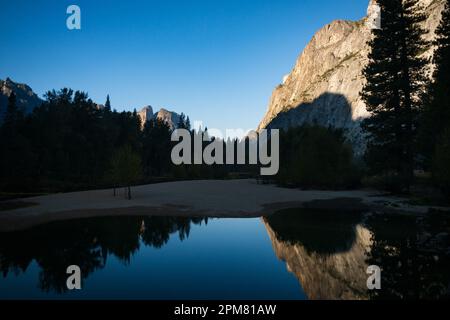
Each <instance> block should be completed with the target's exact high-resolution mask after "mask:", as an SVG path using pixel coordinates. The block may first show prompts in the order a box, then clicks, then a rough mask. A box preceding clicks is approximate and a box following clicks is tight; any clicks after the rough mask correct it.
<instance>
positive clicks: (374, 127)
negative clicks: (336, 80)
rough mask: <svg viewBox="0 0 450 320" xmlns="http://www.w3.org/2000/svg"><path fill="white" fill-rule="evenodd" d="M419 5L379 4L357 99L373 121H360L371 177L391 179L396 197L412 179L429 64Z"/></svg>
mask: <svg viewBox="0 0 450 320" xmlns="http://www.w3.org/2000/svg"><path fill="white" fill-rule="evenodd" d="M418 3H419V1H418V0H377V4H378V5H379V6H380V9H381V29H374V30H373V32H372V35H373V37H372V39H371V40H370V41H369V46H370V48H371V52H370V54H369V63H368V65H367V66H366V67H365V69H364V76H365V77H366V80H367V83H366V85H365V86H364V88H363V91H362V93H361V95H362V98H363V100H364V101H365V102H366V105H367V110H368V111H369V112H371V113H372V116H371V117H370V118H368V119H367V120H365V121H364V123H363V128H364V129H365V131H366V132H367V133H368V146H367V152H366V160H367V163H368V165H369V168H370V169H371V171H372V173H376V174H392V175H393V176H394V177H395V178H396V182H395V183H394V186H393V187H394V188H395V189H397V191H400V190H408V189H409V186H410V184H411V183H412V179H413V170H414V155H415V153H414V147H415V141H416V136H417V121H418V114H419V111H420V108H421V102H420V101H419V99H418V97H419V96H421V94H422V92H423V90H424V82H425V74H426V73H425V68H426V65H427V61H426V60H425V59H424V58H421V57H420V55H421V54H422V53H423V52H424V51H425V50H426V48H427V46H428V44H427V42H426V41H425V40H424V39H423V35H424V34H425V30H423V29H422V28H421V27H420V25H419V23H420V22H422V21H424V20H425V18H426V16H425V15H424V14H423V10H422V8H421V7H420V5H419V4H418Z"/></svg>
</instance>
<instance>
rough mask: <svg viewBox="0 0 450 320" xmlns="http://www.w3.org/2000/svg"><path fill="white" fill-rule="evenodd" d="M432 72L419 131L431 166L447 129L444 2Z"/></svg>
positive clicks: (448, 45)
mask: <svg viewBox="0 0 450 320" xmlns="http://www.w3.org/2000/svg"><path fill="white" fill-rule="evenodd" d="M434 45H435V47H436V50H435V52H434V58H433V62H434V64H435V71H434V74H433V80H432V82H431V84H430V88H429V93H428V95H427V101H426V104H425V112H424V116H423V123H422V130H421V133H422V135H421V138H422V139H421V140H422V141H421V142H422V143H421V145H422V147H423V151H424V155H425V159H426V164H427V165H430V162H431V158H432V157H433V155H434V152H435V148H436V144H437V143H438V141H439V140H440V139H442V136H443V134H444V132H445V130H446V129H447V128H448V129H450V4H449V1H448V0H447V1H446V5H445V8H444V11H443V12H442V20H441V23H440V25H439V26H438V28H437V30H436V40H435V42H434Z"/></svg>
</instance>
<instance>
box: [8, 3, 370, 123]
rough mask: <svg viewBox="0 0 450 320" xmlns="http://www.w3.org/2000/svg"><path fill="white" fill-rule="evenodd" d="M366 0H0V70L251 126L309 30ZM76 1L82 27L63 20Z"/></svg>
mask: <svg viewBox="0 0 450 320" xmlns="http://www.w3.org/2000/svg"><path fill="white" fill-rule="evenodd" d="M368 2H369V1H368V0H339V1H336V0H208V1H206V0H191V1H190V0H179V1H177V0H158V1H151V0H147V1H144V0H139V1H132V0H128V1H126V0H121V1H106V0H95V1H92V0H89V1H88V0H72V1H65V0H55V1H45V0H39V1H30V0H15V1H7V0H0V41H1V42H0V78H1V79H4V78H6V77H10V78H12V79H13V80H14V81H17V82H23V83H27V84H28V85H30V86H31V87H32V88H33V90H34V91H35V92H36V93H38V94H39V95H42V94H43V93H44V92H45V91H47V90H49V89H60V88H62V87H70V88H73V89H77V90H83V91H87V92H88V93H89V95H90V97H92V98H93V100H94V101H96V102H98V103H104V101H105V98H106V95H107V94H108V93H109V94H110V95H111V102H112V105H113V107H114V108H116V109H118V110H124V109H125V110H132V109H133V108H137V109H140V108H141V107H142V106H144V105H148V104H150V105H152V106H153V107H154V109H159V108H160V107H166V108H168V109H170V110H173V111H177V112H184V113H186V114H188V115H189V116H190V118H191V120H192V121H193V120H202V121H203V122H204V123H205V124H206V125H207V126H208V127H210V128H212V127H214V128H220V129H224V128H243V129H250V128H255V127H256V126H257V124H258V123H259V121H260V120H261V118H262V117H263V115H264V113H265V111H266V109H267V105H268V101H269V98H270V95H271V93H272V90H273V89H274V87H275V86H276V85H277V84H278V83H280V82H281V79H282V77H283V76H284V75H285V74H287V73H288V72H290V70H291V69H292V67H293V65H294V63H295V61H296V59H297V56H298V55H299V54H300V53H301V51H302V49H303V48H304V46H305V45H306V44H307V43H308V41H309V40H310V39H311V37H312V36H313V35H314V33H315V32H316V31H317V30H318V29H319V28H321V27H322V26H323V25H325V24H327V23H329V22H331V21H332V20H335V19H351V20H358V19H360V18H362V17H363V16H364V15H365V13H366V9H367V5H368ZM70 4H76V5H79V6H80V8H81V19H82V22H81V23H82V29H81V30H79V31H76V30H75V31H69V30H68V29H67V28H66V18H67V17H68V15H67V14H66V9H67V7H68V6H69V5H70Z"/></svg>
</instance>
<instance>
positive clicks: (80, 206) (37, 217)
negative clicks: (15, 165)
mask: <svg viewBox="0 0 450 320" xmlns="http://www.w3.org/2000/svg"><path fill="white" fill-rule="evenodd" d="M132 197H133V198H132V200H127V199H124V197H123V195H122V194H120V195H119V196H116V197H114V196H113V193H112V189H104V190H92V191H80V192H71V193H59V194H52V195H46V196H38V197H31V198H24V199H21V200H20V202H21V203H23V204H25V205H26V204H34V205H30V206H24V207H21V208H16V209H13V210H4V211H0V232H8V231H17V230H23V229H26V228H30V227H33V226H36V225H39V224H45V223H48V222H53V221H62V220H71V219H77V218H88V217H96V216H119V215H131V216H147V215H148V216H150V215H156V216H161V215H167V216H199V217H205V216H207V217H217V218H256V217H262V216H267V215H270V214H272V213H274V212H276V211H278V210H281V209H286V208H296V207H302V208H307V209H322V210H336V211H349V210H359V211H369V210H374V211H392V212H403V213H410V214H411V213H413V214H426V213H427V212H428V211H429V209H438V210H450V208H445V207H434V206H419V205H411V204H407V203H406V200H407V199H405V198H400V197H393V196H386V195H384V194H382V193H381V192H379V191H375V190H345V191H318V190H300V189H287V188H281V187H277V186H275V185H261V184H257V182H256V180H254V179H242V180H192V181H178V182H166V183H159V184H149V185H142V186H137V187H132ZM8 202H14V201H6V202H4V203H8ZM15 202H18V201H17V200H15Z"/></svg>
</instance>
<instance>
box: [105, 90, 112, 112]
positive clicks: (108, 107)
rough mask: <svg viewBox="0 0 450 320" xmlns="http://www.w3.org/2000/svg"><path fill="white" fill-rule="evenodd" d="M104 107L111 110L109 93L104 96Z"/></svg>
mask: <svg viewBox="0 0 450 320" xmlns="http://www.w3.org/2000/svg"><path fill="white" fill-rule="evenodd" d="M105 109H106V111H111V101H110V100H109V94H108V95H107V96H106V102H105Z"/></svg>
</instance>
